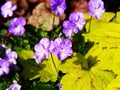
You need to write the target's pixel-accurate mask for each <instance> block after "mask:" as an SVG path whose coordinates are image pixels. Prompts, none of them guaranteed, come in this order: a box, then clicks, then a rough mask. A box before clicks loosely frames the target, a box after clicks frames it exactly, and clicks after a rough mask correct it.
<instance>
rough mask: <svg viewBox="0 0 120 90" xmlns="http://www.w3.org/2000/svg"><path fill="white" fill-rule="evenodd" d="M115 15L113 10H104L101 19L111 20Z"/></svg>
mask: <svg viewBox="0 0 120 90" xmlns="http://www.w3.org/2000/svg"><path fill="white" fill-rule="evenodd" d="M114 16H115V13H113V12H104V13H103V15H102V16H101V18H100V20H102V21H110V20H111V19H112V18H113V17H114Z"/></svg>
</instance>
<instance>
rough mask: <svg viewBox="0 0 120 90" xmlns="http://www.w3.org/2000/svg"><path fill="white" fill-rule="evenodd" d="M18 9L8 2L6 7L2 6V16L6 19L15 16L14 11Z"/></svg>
mask: <svg viewBox="0 0 120 90" xmlns="http://www.w3.org/2000/svg"><path fill="white" fill-rule="evenodd" d="M16 9H17V6H16V5H15V4H12V2H11V1H7V2H6V3H5V4H4V5H2V6H1V14H2V16H3V17H4V18H7V17H8V16H9V17H10V16H12V15H13V11H14V10H16Z"/></svg>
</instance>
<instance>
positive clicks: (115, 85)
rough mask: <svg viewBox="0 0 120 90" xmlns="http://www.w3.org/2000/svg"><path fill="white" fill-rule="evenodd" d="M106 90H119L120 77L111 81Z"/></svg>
mask: <svg viewBox="0 0 120 90" xmlns="http://www.w3.org/2000/svg"><path fill="white" fill-rule="evenodd" d="M106 90H120V75H118V76H117V77H116V78H115V79H114V80H112V81H111V83H110V84H109V85H108V87H107V89H106Z"/></svg>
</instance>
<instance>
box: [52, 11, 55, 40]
mask: <svg viewBox="0 0 120 90" xmlns="http://www.w3.org/2000/svg"><path fill="white" fill-rule="evenodd" d="M54 26H55V13H54V15H53V24H52V31H51V39H53V36H54V35H53V30H54Z"/></svg>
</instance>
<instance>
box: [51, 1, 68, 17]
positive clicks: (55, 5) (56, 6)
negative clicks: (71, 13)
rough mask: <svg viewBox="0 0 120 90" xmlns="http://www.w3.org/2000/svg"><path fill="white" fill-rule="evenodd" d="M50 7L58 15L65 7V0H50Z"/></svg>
mask: <svg viewBox="0 0 120 90" xmlns="http://www.w3.org/2000/svg"><path fill="white" fill-rule="evenodd" d="M50 7H51V10H52V11H53V12H54V13H55V14H56V15H58V16H60V15H62V14H63V13H64V11H65V9H66V4H65V0H50Z"/></svg>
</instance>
